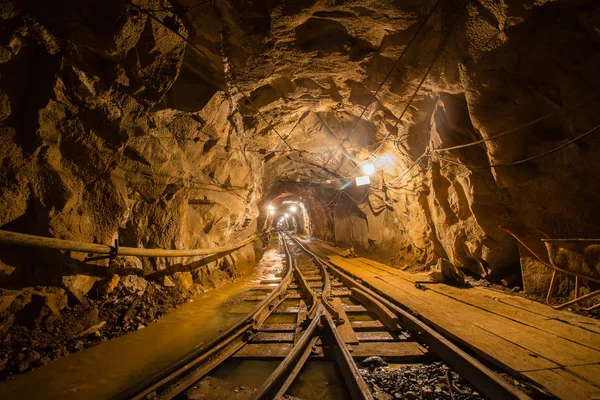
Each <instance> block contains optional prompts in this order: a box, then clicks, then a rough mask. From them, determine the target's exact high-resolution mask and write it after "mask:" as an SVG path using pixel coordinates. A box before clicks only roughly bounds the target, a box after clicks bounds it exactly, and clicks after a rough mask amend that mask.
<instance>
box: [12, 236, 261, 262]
mask: <svg viewBox="0 0 600 400" xmlns="http://www.w3.org/2000/svg"><path fill="white" fill-rule="evenodd" d="M258 237H259V236H258V235H253V236H251V237H249V238H247V239H244V240H242V241H241V242H240V243H236V244H234V245H230V246H222V247H213V248H210V249H182V250H176V249H145V248H139V247H122V246H119V251H118V253H119V254H118V255H120V256H139V257H193V256H206V255H210V254H215V253H222V252H226V251H230V250H235V249H238V248H240V247H243V246H245V245H247V244H249V243H252V242H253V241H255V240H256V239H257V238H258ZM0 243H2V244H10V245H16V246H27V247H37V248H45V249H56V250H65V251H76V252H80V253H95V254H108V255H113V254H114V253H115V248H114V247H112V246H109V245H106V244H97V243H84V242H76V241H74V240H63V239H56V238H48V237H43V236H36V235H28V234H25V233H17V232H10V231H4V230H0Z"/></svg>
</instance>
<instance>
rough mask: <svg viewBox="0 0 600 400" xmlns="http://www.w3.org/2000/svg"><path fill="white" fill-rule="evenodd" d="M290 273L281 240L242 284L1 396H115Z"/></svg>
mask: <svg viewBox="0 0 600 400" xmlns="http://www.w3.org/2000/svg"><path fill="white" fill-rule="evenodd" d="M284 270H285V257H284V255H283V254H282V253H281V252H279V250H278V248H277V239H276V238H275V239H273V240H272V241H271V243H269V249H268V250H267V251H266V252H265V254H264V256H263V259H262V260H261V261H260V262H259V264H258V265H257V267H256V268H255V269H254V270H253V271H251V272H250V273H249V274H247V275H246V276H244V277H242V278H241V279H239V280H238V281H236V282H233V283H229V284H226V285H223V286H221V287H220V288H217V289H214V290H211V291H209V292H207V293H205V294H203V295H200V296H197V297H194V298H193V302H190V303H186V304H184V305H183V306H181V307H180V308H178V309H176V310H172V311H171V312H170V313H169V314H167V315H166V316H164V317H163V318H161V319H160V320H159V321H158V322H155V323H153V324H150V325H149V326H148V327H146V328H145V329H142V330H139V331H137V332H134V333H130V334H127V335H125V336H121V337H119V338H116V339H113V340H111V341H109V342H105V343H101V344H99V345H97V346H95V347H92V348H89V349H86V350H84V351H81V352H79V353H75V354H70V355H68V356H66V357H64V358H62V359H59V360H56V361H54V362H52V363H50V364H48V365H46V366H44V367H42V368H40V369H38V370H34V371H31V372H28V373H26V374H23V375H17V376H16V377H14V378H9V379H7V380H5V381H2V382H0V393H1V395H0V397H1V398H3V399H61V400H62V399H65V400H68V399H89V400H91V399H106V398H108V397H111V396H114V395H116V394H117V393H119V392H120V391H122V390H124V389H126V388H128V387H130V386H132V385H134V384H135V383H136V382H139V381H141V380H143V379H147V378H148V377H149V376H152V375H153V374H154V373H156V372H157V371H159V370H161V369H162V368H164V367H166V366H167V365H169V364H171V363H173V362H174V361H176V360H177V359H179V358H181V357H183V356H184V355H185V354H186V353H188V352H189V351H190V349H191V348H193V347H198V346H201V345H203V344H205V343H207V342H210V341H211V340H212V339H214V338H215V337H216V336H218V335H219V333H220V332H223V331H224V330H226V329H227V328H228V327H229V326H231V325H233V324H234V323H235V322H236V321H238V320H239V319H240V318H241V317H242V316H243V314H244V310H246V308H249V309H250V308H252V306H254V305H256V303H252V304H250V303H248V307H246V305H245V304H244V303H243V302H242V299H243V298H244V297H246V296H248V291H249V289H250V288H251V287H254V286H257V285H258V284H259V283H260V281H261V280H265V279H274V278H275V277H277V276H281V274H282V273H283V271H284ZM248 311H249V310H248ZM294 317H295V316H294ZM292 322H295V320H294V321H292Z"/></svg>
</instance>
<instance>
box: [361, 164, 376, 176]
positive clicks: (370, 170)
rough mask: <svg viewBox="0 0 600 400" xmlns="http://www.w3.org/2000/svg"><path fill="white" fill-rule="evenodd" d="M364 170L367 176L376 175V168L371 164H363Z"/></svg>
mask: <svg viewBox="0 0 600 400" xmlns="http://www.w3.org/2000/svg"><path fill="white" fill-rule="evenodd" d="M362 170H363V173H364V174H365V175H373V174H374V173H375V166H374V165H373V164H371V163H366V164H363V167H362Z"/></svg>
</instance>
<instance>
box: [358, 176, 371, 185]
mask: <svg viewBox="0 0 600 400" xmlns="http://www.w3.org/2000/svg"><path fill="white" fill-rule="evenodd" d="M370 183H371V180H370V179H369V175H364V176H359V177H357V178H356V186H363V185H368V184H370Z"/></svg>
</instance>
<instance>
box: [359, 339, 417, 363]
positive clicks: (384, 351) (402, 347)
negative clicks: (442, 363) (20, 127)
mask: <svg viewBox="0 0 600 400" xmlns="http://www.w3.org/2000/svg"><path fill="white" fill-rule="evenodd" d="M351 354H352V357H370V356H378V357H382V358H384V359H386V360H387V361H388V362H389V361H394V362H398V361H400V360H406V361H409V360H414V359H416V358H420V357H423V356H426V355H427V354H428V352H427V350H425V349H424V348H423V347H421V346H419V344H418V343H416V342H393V343H388V342H384V343H381V342H365V343H359V344H357V345H355V346H352V353H351ZM392 358H393V360H392Z"/></svg>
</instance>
